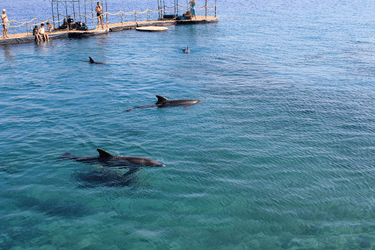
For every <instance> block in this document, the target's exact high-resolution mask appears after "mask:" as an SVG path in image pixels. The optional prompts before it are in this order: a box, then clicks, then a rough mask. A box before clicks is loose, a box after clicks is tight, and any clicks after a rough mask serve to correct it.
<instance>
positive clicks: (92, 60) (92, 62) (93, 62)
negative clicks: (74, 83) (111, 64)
mask: <svg viewBox="0 0 375 250" xmlns="http://www.w3.org/2000/svg"><path fill="white" fill-rule="evenodd" d="M89 59H90V61H84V62H88V63H91V64H105V63H103V62H95V61H94V59H92V58H91V56H89Z"/></svg>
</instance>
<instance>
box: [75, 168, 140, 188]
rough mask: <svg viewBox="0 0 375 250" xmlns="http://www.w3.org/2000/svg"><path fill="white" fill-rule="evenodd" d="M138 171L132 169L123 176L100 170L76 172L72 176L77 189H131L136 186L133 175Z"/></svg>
mask: <svg viewBox="0 0 375 250" xmlns="http://www.w3.org/2000/svg"><path fill="white" fill-rule="evenodd" d="M137 171H138V169H132V170H129V171H128V172H126V173H125V174H124V173H123V172H122V171H118V170H113V169H108V168H100V169H90V170H84V171H77V172H75V173H73V174H72V177H73V179H74V180H75V181H76V182H77V185H78V187H79V188H95V187H103V186H105V187H132V186H135V185H136V184H137V178H136V176H135V175H134V173H135V172H137Z"/></svg>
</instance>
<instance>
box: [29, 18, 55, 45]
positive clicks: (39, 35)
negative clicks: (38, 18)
mask: <svg viewBox="0 0 375 250" xmlns="http://www.w3.org/2000/svg"><path fill="white" fill-rule="evenodd" d="M52 28H53V25H52V24H50V23H49V22H48V23H47V30H46V26H45V25H44V23H42V24H41V25H40V27H39V28H38V26H37V25H35V27H34V29H33V35H34V36H35V40H36V41H38V42H40V41H43V39H44V41H49V36H48V34H47V32H49V33H51V31H52Z"/></svg>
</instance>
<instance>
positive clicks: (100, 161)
mask: <svg viewBox="0 0 375 250" xmlns="http://www.w3.org/2000/svg"><path fill="white" fill-rule="evenodd" d="M97 151H98V152H99V156H98V157H94V156H74V155H71V154H70V153H69V152H68V153H66V154H64V155H62V156H60V159H61V160H65V159H70V160H73V161H77V162H84V163H87V164H91V165H102V166H104V167H113V168H118V169H122V168H129V169H138V168H140V167H164V165H163V164H161V163H159V162H157V161H154V160H152V159H150V158H146V157H134V156H114V155H111V154H110V153H108V152H106V151H104V150H102V149H97Z"/></svg>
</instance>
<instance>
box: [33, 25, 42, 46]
mask: <svg viewBox="0 0 375 250" xmlns="http://www.w3.org/2000/svg"><path fill="white" fill-rule="evenodd" d="M33 35H34V36H35V41H37V42H40V41H41V40H42V38H41V36H40V35H39V31H38V26H37V25H35V27H34V29H33Z"/></svg>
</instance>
